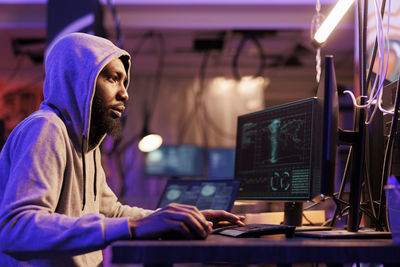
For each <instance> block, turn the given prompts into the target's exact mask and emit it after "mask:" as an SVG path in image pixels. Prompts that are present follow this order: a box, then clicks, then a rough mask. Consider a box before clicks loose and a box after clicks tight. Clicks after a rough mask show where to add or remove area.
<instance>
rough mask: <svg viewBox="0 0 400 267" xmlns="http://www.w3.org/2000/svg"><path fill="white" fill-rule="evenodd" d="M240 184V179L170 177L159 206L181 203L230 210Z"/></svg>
mask: <svg viewBox="0 0 400 267" xmlns="http://www.w3.org/2000/svg"><path fill="white" fill-rule="evenodd" d="M239 185H240V180H239V179H221V180H209V179H169V180H168V182H167V184H166V186H165V188H164V191H163V193H162V195H161V198H160V200H159V203H158V206H157V208H162V207H164V206H166V205H168V204H170V203H181V204H188V205H193V206H196V207H197V208H198V209H199V210H205V209H215V210H226V211H230V210H231V208H232V206H233V203H234V201H235V199H236V195H237V192H238V190H239Z"/></svg>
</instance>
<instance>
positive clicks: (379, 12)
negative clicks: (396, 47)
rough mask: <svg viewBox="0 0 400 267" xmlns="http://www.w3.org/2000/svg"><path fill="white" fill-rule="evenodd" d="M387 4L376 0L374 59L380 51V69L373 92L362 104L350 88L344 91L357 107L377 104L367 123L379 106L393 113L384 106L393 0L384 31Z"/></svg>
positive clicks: (365, 84) (381, 109) (367, 80)
mask: <svg viewBox="0 0 400 267" xmlns="http://www.w3.org/2000/svg"><path fill="white" fill-rule="evenodd" d="M385 5H386V1H383V2H382V4H381V7H379V4H378V1H377V0H374V7H375V19H376V34H377V36H376V41H375V45H374V52H373V55H372V60H374V61H375V55H376V51H377V52H378V67H377V69H378V71H377V74H376V78H375V81H374V85H373V86H372V89H371V92H370V93H369V95H368V96H367V101H366V103H365V104H363V105H360V104H358V103H357V100H356V98H355V96H354V94H353V92H351V91H349V90H346V91H344V93H346V94H349V95H350V97H351V99H352V102H353V105H354V106H355V107H356V108H360V109H364V108H367V109H368V108H370V107H371V105H372V104H374V103H375V105H376V106H375V107H374V111H373V112H372V114H371V116H370V118H366V123H367V124H369V123H370V122H371V121H372V119H373V117H374V115H375V114H376V109H377V108H379V110H380V111H381V112H383V113H389V114H393V112H392V111H389V110H385V109H384V108H383V107H382V93H383V85H384V81H385V77H386V75H387V70H388V62H389V25H390V9H391V1H389V5H388V15H387V29H386V31H384V29H383V15H384V9H385ZM375 47H376V48H375ZM385 53H386V57H385ZM363 54H365V53H363ZM362 56H364V55H361V54H360V57H362ZM360 61H362V59H361V58H360ZM374 61H372V62H371V64H370V65H371V67H370V69H369V73H368V75H367V77H366V81H365V83H364V87H365V88H366V87H367V86H368V85H369V81H370V78H371V72H372V68H373V65H374ZM360 64H361V62H360ZM360 77H361V76H360ZM360 82H361V81H360ZM361 87H363V86H360V89H361Z"/></svg>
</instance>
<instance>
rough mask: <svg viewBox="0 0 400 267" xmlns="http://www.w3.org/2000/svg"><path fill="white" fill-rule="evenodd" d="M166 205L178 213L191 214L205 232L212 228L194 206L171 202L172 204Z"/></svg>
mask: <svg viewBox="0 0 400 267" xmlns="http://www.w3.org/2000/svg"><path fill="white" fill-rule="evenodd" d="M167 207H169V208H171V209H172V210H174V211H176V212H178V213H187V214H190V215H191V216H193V218H195V220H196V221H197V222H198V223H199V224H200V225H201V227H202V228H203V229H204V230H205V231H206V232H207V233H208V232H210V231H211V230H212V227H211V226H210V224H209V222H208V221H207V220H206V218H205V217H204V215H203V214H202V213H201V212H200V211H199V210H198V209H197V208H196V207H195V206H190V205H184V204H176V203H172V204H170V205H168V206H167Z"/></svg>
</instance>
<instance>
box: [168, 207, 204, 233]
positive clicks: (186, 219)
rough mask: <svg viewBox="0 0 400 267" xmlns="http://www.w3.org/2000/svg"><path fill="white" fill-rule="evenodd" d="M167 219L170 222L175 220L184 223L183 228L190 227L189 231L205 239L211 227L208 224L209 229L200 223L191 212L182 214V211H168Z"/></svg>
mask: <svg viewBox="0 0 400 267" xmlns="http://www.w3.org/2000/svg"><path fill="white" fill-rule="evenodd" d="M166 216H167V217H166V218H168V220H175V221H179V222H183V226H186V227H188V231H189V232H190V233H192V234H194V235H196V236H199V237H202V238H205V237H206V236H207V234H208V233H209V228H210V226H209V225H208V223H207V228H205V227H204V225H203V224H202V223H201V222H199V220H198V218H196V217H195V216H193V214H192V213H190V212H182V211H176V210H175V211H170V210H169V211H166Z"/></svg>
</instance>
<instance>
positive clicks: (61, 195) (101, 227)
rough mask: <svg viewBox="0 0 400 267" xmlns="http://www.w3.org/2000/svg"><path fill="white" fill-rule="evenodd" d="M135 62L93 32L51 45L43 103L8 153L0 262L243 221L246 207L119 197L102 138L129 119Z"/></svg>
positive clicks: (2, 178)
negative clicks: (139, 203) (141, 203)
mask: <svg viewBox="0 0 400 267" xmlns="http://www.w3.org/2000/svg"><path fill="white" fill-rule="evenodd" d="M130 65H131V63H130V56H129V54H128V53H127V52H126V51H124V50H122V49H120V48H118V47H116V46H115V45H113V44H112V43H111V42H110V41H108V40H106V39H103V38H100V37H96V36H92V35H88V34H84V33H73V34H69V35H67V36H65V37H63V38H61V39H60V40H59V41H58V42H57V43H56V44H55V45H54V46H53V47H52V48H51V50H50V52H49V54H48V56H47V58H46V62H45V72H46V78H45V83H44V89H43V95H44V100H43V102H42V103H41V106H40V109H39V110H38V111H36V112H35V113H33V114H32V115H30V116H29V117H28V118H26V119H25V120H24V121H22V122H21V123H20V124H19V125H18V126H17V127H16V128H15V129H14V131H13V132H12V133H11V135H10V136H9V138H8V140H7V142H6V144H5V145H4V148H3V150H2V152H1V154H0V247H1V252H0V266H85V267H87V266H99V265H101V263H102V260H103V259H102V251H101V250H102V249H104V248H105V247H106V246H107V245H109V244H110V243H111V242H113V241H116V240H122V239H125V240H127V239H152V238H159V237H162V236H164V235H168V234H170V233H171V232H175V233H179V235H180V236H181V237H182V238H205V237H206V236H207V234H208V233H209V232H210V230H211V229H212V227H211V225H212V222H218V221H229V222H231V223H237V224H242V222H241V220H243V217H238V216H235V215H233V214H231V213H228V212H225V211H214V210H206V211H198V210H197V209H196V208H195V207H193V206H188V205H179V204H171V205H169V206H167V207H165V208H162V209H159V210H157V211H152V210H146V209H141V208H137V207H130V206H127V205H122V204H121V203H120V202H118V200H117V197H116V196H115V194H114V193H113V192H112V191H111V189H110V188H109V187H108V185H107V183H106V177H105V173H104V170H103V168H102V166H101V161H100V158H101V154H100V149H99V145H100V143H101V142H102V140H103V139H104V137H105V136H106V134H111V135H116V134H118V132H119V131H120V129H121V125H120V118H121V116H122V113H123V112H124V109H125V102H126V101H127V100H128V98H129V96H128V93H127V88H128V84H129V79H130V75H129V71H130ZM210 221H211V222H210Z"/></svg>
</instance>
